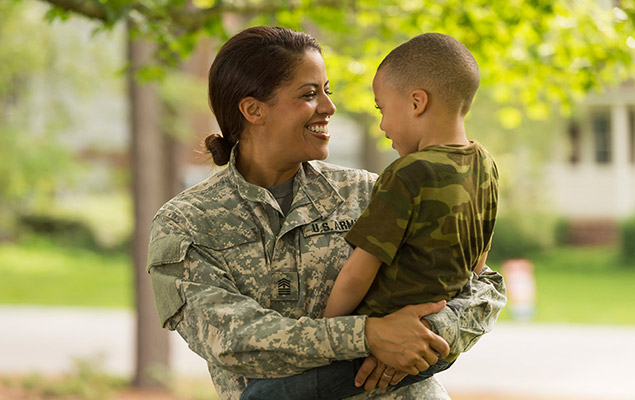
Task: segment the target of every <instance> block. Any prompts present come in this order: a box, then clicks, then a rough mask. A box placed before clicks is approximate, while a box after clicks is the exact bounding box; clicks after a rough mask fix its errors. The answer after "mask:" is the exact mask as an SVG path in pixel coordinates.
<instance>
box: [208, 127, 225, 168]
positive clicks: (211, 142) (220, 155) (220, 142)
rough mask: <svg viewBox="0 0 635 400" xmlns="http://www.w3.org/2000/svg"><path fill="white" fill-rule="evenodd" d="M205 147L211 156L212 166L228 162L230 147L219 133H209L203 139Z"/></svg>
mask: <svg viewBox="0 0 635 400" xmlns="http://www.w3.org/2000/svg"><path fill="white" fill-rule="evenodd" d="M205 147H206V148H207V151H209V152H210V154H211V155H212V159H213V160H214V164H216V165H225V164H227V163H228V162H229V156H230V154H231V151H232V145H231V143H229V141H228V140H227V139H226V138H225V137H223V136H222V135H221V134H220V133H211V134H209V135H208V136H207V137H206V138H205Z"/></svg>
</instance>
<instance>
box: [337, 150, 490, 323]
mask: <svg viewBox="0 0 635 400" xmlns="http://www.w3.org/2000/svg"><path fill="white" fill-rule="evenodd" d="M497 204H498V171H497V169H496V164H495V163H494V159H493V158H492V157H491V156H490V155H489V153H488V152H487V151H486V150H485V149H484V148H483V147H482V146H481V145H480V144H479V143H477V142H472V143H471V144H469V145H467V146H452V145H450V146H446V145H438V146H429V147H426V148H425V149H423V150H421V151H417V152H414V153H410V154H408V155H406V156H404V157H401V158H399V159H397V160H396V161H394V162H393V163H392V164H391V165H389V166H388V167H387V168H386V169H385V170H384V171H383V172H382V173H381V175H380V176H379V179H378V181H377V184H376V185H375V187H374V188H373V193H372V199H371V202H370V204H369V205H368V207H367V208H366V209H365V210H364V212H363V213H362V215H361V216H360V217H359V220H358V221H357V223H356V224H355V226H354V227H353V228H352V229H351V230H350V231H349V232H348V234H347V235H346V237H345V239H346V241H347V242H349V243H350V244H351V245H353V246H356V247H360V248H362V249H364V250H366V251H367V252H369V253H371V254H373V255H374V256H376V257H377V258H379V259H380V260H381V262H382V265H381V268H380V269H379V271H378V272H377V276H376V277H375V280H374V281H373V284H372V286H371V287H370V289H369V290H368V293H367V294H366V297H365V298H364V300H362V302H361V303H360V305H359V307H358V308H357V310H356V312H355V313H356V314H367V315H370V316H383V315H386V314H389V313H391V312H394V311H397V310H399V309H400V308H402V307H404V306H406V305H408V304H420V303H428V302H435V301H439V300H449V299H451V298H452V297H454V296H456V295H457V294H458V293H459V291H460V290H461V288H462V287H463V286H464V285H465V283H466V282H467V280H468V278H469V277H470V276H471V275H472V271H473V270H474V268H475V267H476V265H477V264H478V262H479V260H480V259H481V257H482V255H483V254H484V253H485V252H486V251H488V250H489V246H490V241H491V238H492V233H493V230H494V221H495V219H496V210H497Z"/></svg>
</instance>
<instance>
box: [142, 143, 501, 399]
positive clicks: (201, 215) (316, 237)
mask: <svg viewBox="0 0 635 400" xmlns="http://www.w3.org/2000/svg"><path fill="white" fill-rule="evenodd" d="M234 162H235V154H232V157H231V159H230V164H229V166H228V167H227V168H225V169H223V170H222V171H220V172H219V173H217V174H216V175H214V176H212V177H210V178H209V179H207V180H206V181H204V182H202V183H200V184H198V185H196V186H194V187H192V188H190V189H188V190H186V191H185V192H183V193H181V194H179V195H177V196H176V197H175V198H173V199H172V200H170V201H169V202H168V203H166V204H165V205H164V206H163V207H162V208H161V209H160V210H159V212H158V213H157V215H156V216H155V219H154V222H153V224H152V232H151V239H150V247H149V260H148V264H149V265H148V269H149V272H150V277H151V279H152V284H153V288H154V293H155V301H156V305H157V311H158V313H159V318H160V321H161V323H162V324H163V326H164V327H166V328H168V329H172V330H177V331H178V332H179V334H180V335H181V336H182V337H183V338H184V339H185V341H186V342H187V343H188V345H189V347H190V348H191V349H192V350H193V351H194V352H196V353H197V354H198V355H200V356H201V357H203V358H204V359H205V360H206V361H207V364H208V367H209V371H210V375H211V377H212V380H213V382H214V386H215V388H216V390H217V391H218V393H219V395H220V397H221V398H223V399H238V398H239V396H240V393H241V391H242V390H243V389H244V388H245V386H246V384H247V381H248V380H247V379H248V378H273V377H281V376H288V375H293V374H297V373H300V372H302V371H304V370H306V369H310V368H313V367H317V366H320V365H325V364H328V363H330V362H332V361H333V360H342V359H353V358H358V357H364V356H367V355H368V354H369V349H368V344H367V343H366V339H365V335H364V326H365V320H366V318H367V317H366V316H344V317H337V318H328V319H321V318H320V317H321V315H322V314H323V311H324V307H325V305H326V300H327V298H328V295H329V292H330V290H331V288H332V286H333V282H334V280H335V278H336V276H337V274H338V272H339V270H340V268H341V266H342V265H343V263H344V262H345V260H346V259H347V258H348V256H349V253H350V246H349V245H348V244H347V243H346V242H345V241H344V238H343V236H344V234H345V233H346V232H347V231H348V230H349V229H350V227H351V226H352V224H353V223H354V221H355V220H356V219H357V217H358V216H359V215H360V214H361V212H362V210H363V209H364V208H365V207H366V205H367V204H368V200H369V199H370V192H371V189H372V186H373V183H374V181H375V179H376V176H375V175H373V174H370V173H369V172H366V171H362V170H354V169H346V168H341V167H336V166H332V165H328V164H325V163H322V162H307V163H303V165H302V167H301V169H300V170H299V171H298V173H297V174H296V176H295V178H294V183H293V185H294V188H293V192H294V199H293V203H292V205H291V209H290V211H289V213H288V214H287V216H286V217H285V220H284V222H283V224H282V227H281V228H280V231H279V233H278V234H277V235H276V234H274V232H273V230H272V229H271V227H270V222H269V219H268V217H267V213H266V211H265V207H273V208H274V209H276V210H278V211H279V210H280V209H279V206H278V204H277V202H276V201H275V199H274V198H273V196H272V195H271V193H270V192H269V191H267V190H266V189H264V188H261V187H258V186H255V185H253V184H250V183H248V182H246V181H245V180H244V179H243V178H242V176H241V175H240V174H239V173H238V171H237V170H236V168H235V166H234ZM504 303H505V296H504V286H503V283H502V278H501V276H500V275H499V274H497V273H495V272H492V271H491V270H489V269H486V271H485V272H484V273H483V274H481V276H480V277H479V278H478V279H471V280H470V282H468V284H467V285H466V287H465V289H464V290H463V291H462V293H461V294H460V295H459V296H458V297H457V298H456V299H454V300H452V301H450V302H449V304H448V307H446V308H445V309H444V310H443V311H441V312H440V313H437V314H435V315H433V316H430V317H429V318H428V320H429V321H430V323H431V324H432V325H433V327H434V329H435V330H436V331H437V332H438V333H439V334H441V335H442V336H443V337H444V338H445V339H446V340H447V341H448V343H449V344H450V346H451V348H452V349H453V350H454V351H456V352H461V351H465V350H467V349H468V348H469V347H471V346H472V345H473V343H474V342H475V341H476V340H478V338H479V337H480V335H482V334H483V333H485V332H487V331H489V330H490V329H491V328H492V325H493V324H494V322H495V320H496V317H497V315H498V313H499V312H500V310H501V308H502V307H503V305H504ZM386 392H388V393H386ZM382 393H384V395H383V396H380V397H381V398H382V399H415V398H416V399H422V398H426V399H447V398H449V397H448V396H447V393H446V392H445V390H444V389H443V387H442V386H441V385H440V384H439V382H438V381H437V380H436V379H434V378H431V379H428V380H427V381H424V382H421V383H418V384H415V385H412V386H409V387H406V388H403V389H398V390H396V391H395V390H393V391H392V392H391V391H390V389H386V390H383V391H376V392H371V393H364V394H361V395H359V396H357V397H356V399H363V398H369V397H373V396H376V395H378V394H382Z"/></svg>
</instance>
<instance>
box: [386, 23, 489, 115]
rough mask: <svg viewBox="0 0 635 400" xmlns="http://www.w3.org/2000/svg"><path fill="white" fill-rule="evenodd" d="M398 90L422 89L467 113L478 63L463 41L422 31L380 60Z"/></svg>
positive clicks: (476, 79) (474, 89)
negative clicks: (422, 32)
mask: <svg viewBox="0 0 635 400" xmlns="http://www.w3.org/2000/svg"><path fill="white" fill-rule="evenodd" d="M382 68H385V69H386V70H385V71H384V72H385V73H387V75H386V78H387V80H388V82H390V83H391V84H393V85H394V86H395V88H396V89H397V90H399V91H410V90H413V89H424V90H426V91H427V92H429V93H431V94H432V95H433V96H436V97H438V98H439V99H440V100H442V101H443V102H444V103H445V104H446V106H447V107H448V108H449V110H450V111H451V112H456V111H458V112H460V113H461V115H465V114H467V112H468V111H469V109H470V106H471V105H472V100H473V99H474V94H476V90H477V89H478V85H479V82H480V73H479V70H478V64H477V63H476V60H475V59H474V56H473V55H472V53H470V51H469V50H468V49H467V48H466V47H465V46H464V45H463V43H461V42H459V41H458V40H456V39H454V38H453V37H451V36H448V35H444V34H442V33H424V34H422V35H419V36H415V37H414V38H412V39H410V40H408V41H407V42H405V43H403V44H401V45H400V46H398V47H396V48H395V49H393V50H392V51H391V52H390V53H389V54H388V55H387V56H386V58H384V60H383V61H382V62H381V64H379V67H378V68H377V71H378V72H379V70H381V69H382Z"/></svg>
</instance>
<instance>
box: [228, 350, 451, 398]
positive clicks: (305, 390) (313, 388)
mask: <svg viewBox="0 0 635 400" xmlns="http://www.w3.org/2000/svg"><path fill="white" fill-rule="evenodd" d="M363 362H364V359H363V358H359V359H356V360H351V361H335V362H333V363H332V364H329V365H325V366H323V367H318V368H313V369H310V370H308V371H304V372H303V373H301V374H298V375H293V376H289V377H285V378H272V379H254V380H252V381H251V382H250V383H249V385H248V386H247V388H246V389H245V391H244V392H243V393H242V395H241V396H240V399H241V400H259V399H280V400H284V399H290V400H292V399H301V400H331V399H341V398H345V397H350V396H353V395H356V394H359V393H362V392H363V391H364V388H363V387H359V388H358V387H355V383H354V382H355V375H357V371H358V370H359V368H360V367H361V366H362V363H363ZM453 363H454V361H452V362H449V363H447V362H443V361H439V362H437V363H436V364H435V365H433V366H431V367H430V368H428V369H427V370H425V371H421V372H419V374H417V375H407V376H406V377H405V378H404V379H403V380H402V381H401V382H399V383H398V384H397V385H395V386H391V387H403V386H407V385H411V384H413V383H416V382H421V381H422V380H424V379H427V378H429V377H431V376H432V375H434V374H436V373H437V372H441V371H444V370H446V369H448V368H449V367H450V366H451V365H452V364H453Z"/></svg>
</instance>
